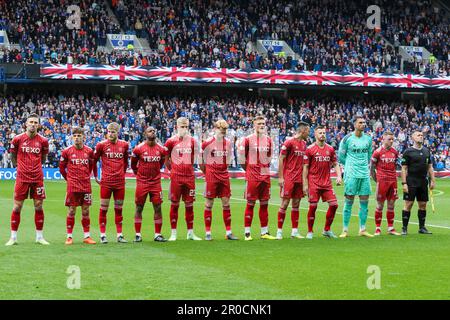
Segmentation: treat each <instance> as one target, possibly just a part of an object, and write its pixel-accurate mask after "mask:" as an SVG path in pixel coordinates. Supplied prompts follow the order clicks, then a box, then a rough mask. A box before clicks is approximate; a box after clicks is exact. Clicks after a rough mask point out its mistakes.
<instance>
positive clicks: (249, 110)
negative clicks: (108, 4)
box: [0, 92, 450, 170]
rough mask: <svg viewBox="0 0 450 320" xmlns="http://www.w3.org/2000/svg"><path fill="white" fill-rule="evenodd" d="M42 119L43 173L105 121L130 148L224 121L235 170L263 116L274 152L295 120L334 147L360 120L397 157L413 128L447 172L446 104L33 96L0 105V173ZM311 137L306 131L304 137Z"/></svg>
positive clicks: (96, 137)
mask: <svg viewBox="0 0 450 320" xmlns="http://www.w3.org/2000/svg"><path fill="white" fill-rule="evenodd" d="M31 112H37V113H38V114H39V115H40V116H41V124H42V129H41V134H43V135H44V136H45V137H47V138H49V143H50V153H49V157H48V161H47V163H46V166H48V167H57V165H58V161H59V156H60V154H61V151H62V150H63V149H64V148H65V147H67V146H68V145H70V144H71V139H70V128H71V127H72V126H81V127H83V128H84V129H85V131H86V134H87V136H86V139H87V141H86V143H87V145H89V146H91V147H95V145H96V144H97V143H98V142H99V141H101V140H102V139H103V138H104V135H105V132H106V126H107V124H108V123H110V122H112V121H116V122H118V123H119V124H120V125H121V126H122V129H121V132H120V135H121V138H122V139H124V140H126V141H129V142H130V145H131V147H132V148H133V147H134V146H136V145H137V144H138V143H139V142H140V141H142V139H143V138H142V133H143V129H144V128H145V127H146V126H148V125H153V126H154V127H156V128H157V129H158V138H159V140H160V141H161V142H163V143H164V142H165V141H166V140H167V139H168V138H169V137H171V136H172V134H173V133H174V126H175V119H176V118H177V117H180V116H185V117H188V118H189V119H190V120H191V123H190V125H191V131H192V132H193V134H194V136H195V137H196V138H197V139H199V140H204V139H205V138H206V137H207V136H208V134H210V133H211V132H212V128H213V122H214V121H216V120H217V119H219V118H223V119H225V120H226V121H227V122H228V123H229V125H230V129H229V133H228V135H229V138H230V139H231V140H232V141H233V142H234V143H235V144H234V145H235V146H234V155H233V156H234V157H233V165H232V167H237V166H238V164H237V161H236V151H237V150H236V142H237V141H238V140H239V139H240V138H241V137H243V136H245V135H247V134H248V133H249V132H250V131H251V128H252V125H251V120H252V118H253V117H254V116H255V115H259V114H262V115H265V116H266V117H267V119H268V122H267V124H268V127H269V129H270V130H269V132H270V133H271V134H272V135H273V136H274V138H275V141H276V140H278V144H276V146H275V148H276V150H275V151H276V153H277V152H278V147H279V144H280V143H281V142H283V141H284V140H285V139H286V137H287V136H290V135H292V134H293V131H294V130H295V128H296V125H297V123H298V122H299V121H304V122H307V123H310V124H311V127H312V129H313V128H314V127H315V126H316V125H319V124H322V125H325V126H326V127H327V141H328V143H329V144H330V145H331V146H333V147H334V148H336V149H337V148H338V145H339V142H340V140H341V139H342V138H343V137H344V136H345V135H346V134H347V133H348V132H349V131H350V130H351V129H352V118H353V117H354V116H355V115H364V117H365V118H366V119H367V133H368V134H370V135H372V137H373V141H374V147H377V146H378V145H379V143H380V141H381V135H382V133H383V131H384V130H391V131H392V132H394V133H395V136H396V141H395V145H394V146H395V147H396V148H397V149H398V150H399V151H403V150H404V149H405V148H406V147H407V146H408V145H409V143H410V141H409V137H410V133H411V132H412V130H413V129H415V128H417V127H419V128H421V129H422V130H423V131H424V132H425V133H426V134H425V145H427V146H429V147H430V149H431V151H432V154H433V155H434V163H433V165H434V167H435V169H436V170H443V169H450V156H449V147H450V113H449V109H448V104H445V105H437V104H432V103H427V104H422V105H412V104H408V103H405V102H391V101H375V100H370V99H359V98H353V99H348V98H347V99H344V98H336V97H324V98H316V99H309V98H293V99H289V100H288V103H287V104H284V105H280V104H278V103H276V102H274V101H272V100H271V99H263V98H242V97H237V96H236V97H203V98H197V97H195V98H194V97H190V96H179V97H165V96H152V97H140V98H138V99H136V100H129V99H121V98H103V97H100V96H95V95H94V96H90V95H89V96H88V95H83V94H81V93H80V94H77V95H62V94H61V95H49V94H46V93H38V92H33V93H29V94H15V95H8V96H3V97H1V98H0V167H11V161H10V156H9V154H8V151H7V149H8V146H9V142H10V141H11V139H12V138H13V137H14V135H16V134H18V133H21V132H23V129H24V126H23V124H24V121H25V119H26V117H27V115H28V114H30V113H31ZM312 137H313V130H311V138H312Z"/></svg>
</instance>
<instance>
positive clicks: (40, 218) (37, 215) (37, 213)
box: [34, 209, 44, 231]
mask: <svg viewBox="0 0 450 320" xmlns="http://www.w3.org/2000/svg"><path fill="white" fill-rule="evenodd" d="M34 223H35V225H36V230H38V231H42V229H43V228H44V211H43V210H42V209H41V210H34Z"/></svg>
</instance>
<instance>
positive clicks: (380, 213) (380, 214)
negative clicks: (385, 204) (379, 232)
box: [375, 209, 383, 228]
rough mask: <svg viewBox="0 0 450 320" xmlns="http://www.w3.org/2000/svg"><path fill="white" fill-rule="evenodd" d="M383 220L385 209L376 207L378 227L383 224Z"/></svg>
mask: <svg viewBox="0 0 450 320" xmlns="http://www.w3.org/2000/svg"><path fill="white" fill-rule="evenodd" d="M382 220H383V211H380V210H377V209H375V225H376V226H377V228H379V227H380V226H381V221H382Z"/></svg>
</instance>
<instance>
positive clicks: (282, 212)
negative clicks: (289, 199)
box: [278, 208, 286, 229]
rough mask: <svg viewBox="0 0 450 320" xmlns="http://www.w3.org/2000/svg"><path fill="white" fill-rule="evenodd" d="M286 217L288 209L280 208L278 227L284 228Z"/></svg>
mask: <svg viewBox="0 0 450 320" xmlns="http://www.w3.org/2000/svg"><path fill="white" fill-rule="evenodd" d="M285 218H286V210H285V209H283V208H280V209H279V210H278V229H283V224H284V219H285Z"/></svg>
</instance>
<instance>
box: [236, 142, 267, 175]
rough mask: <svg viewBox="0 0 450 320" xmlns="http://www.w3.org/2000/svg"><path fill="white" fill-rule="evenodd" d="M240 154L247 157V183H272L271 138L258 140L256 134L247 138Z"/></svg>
mask: <svg viewBox="0 0 450 320" xmlns="http://www.w3.org/2000/svg"><path fill="white" fill-rule="evenodd" d="M239 152H240V153H241V154H243V155H244V156H245V164H246V171H245V178H246V179H247V181H266V182H269V181H270V162H271V160H272V139H271V138H270V137H269V136H267V135H263V136H261V137H259V138H258V137H257V135H256V134H251V135H249V136H248V137H245V138H244V139H243V141H242V144H241V146H240V147H239Z"/></svg>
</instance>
